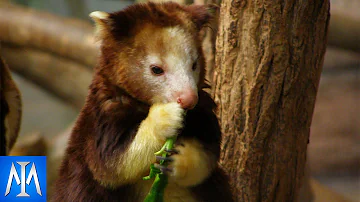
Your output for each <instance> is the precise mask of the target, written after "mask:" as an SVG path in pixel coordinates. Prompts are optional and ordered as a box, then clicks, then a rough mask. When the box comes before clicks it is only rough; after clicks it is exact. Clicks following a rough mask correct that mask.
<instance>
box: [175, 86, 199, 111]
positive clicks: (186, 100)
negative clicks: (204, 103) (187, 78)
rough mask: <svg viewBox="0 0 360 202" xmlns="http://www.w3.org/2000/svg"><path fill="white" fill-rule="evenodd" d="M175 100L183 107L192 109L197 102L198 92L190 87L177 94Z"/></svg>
mask: <svg viewBox="0 0 360 202" xmlns="http://www.w3.org/2000/svg"><path fill="white" fill-rule="evenodd" d="M176 100H177V102H178V103H179V104H180V106H181V107H182V108H183V109H193V108H194V107H195V105H196V104H197V102H198V94H197V92H196V91H194V90H192V89H187V90H184V91H182V92H180V93H178V94H177V99H176Z"/></svg>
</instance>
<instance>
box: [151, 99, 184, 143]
mask: <svg viewBox="0 0 360 202" xmlns="http://www.w3.org/2000/svg"><path fill="white" fill-rule="evenodd" d="M184 112H185V111H184V109H182V108H181V106H180V105H179V104H178V103H167V104H155V105H153V106H152V107H151V108H150V112H149V117H150V119H151V121H152V122H153V123H154V128H155V134H156V135H157V136H158V137H160V138H161V139H163V140H166V139H167V138H169V137H173V136H175V135H177V134H178V130H179V129H181V128H182V127H183V119H184Z"/></svg>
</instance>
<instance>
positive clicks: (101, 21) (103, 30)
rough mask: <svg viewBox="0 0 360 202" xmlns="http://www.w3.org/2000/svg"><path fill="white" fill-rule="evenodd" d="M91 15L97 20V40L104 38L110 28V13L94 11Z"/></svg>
mask: <svg viewBox="0 0 360 202" xmlns="http://www.w3.org/2000/svg"><path fill="white" fill-rule="evenodd" d="M89 16H90V17H91V18H92V19H93V21H94V22H95V27H96V29H95V38H96V39H97V40H100V39H101V38H104V37H105V35H106V34H107V32H108V29H109V24H110V21H111V20H110V19H109V16H110V14H109V13H106V12H103V11H94V12H92V13H90V15H89Z"/></svg>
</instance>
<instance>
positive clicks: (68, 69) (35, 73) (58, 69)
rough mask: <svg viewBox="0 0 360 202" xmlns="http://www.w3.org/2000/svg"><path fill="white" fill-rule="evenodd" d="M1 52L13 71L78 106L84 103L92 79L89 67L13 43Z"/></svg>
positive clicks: (5, 45)
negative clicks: (13, 44)
mask: <svg viewBox="0 0 360 202" xmlns="http://www.w3.org/2000/svg"><path fill="white" fill-rule="evenodd" d="M0 54H1V55H3V57H4V58H5V60H6V61H7V63H8V64H9V67H10V69H11V70H12V71H15V72H16V73H18V74H20V75H22V76H24V77H25V78H27V79H29V80H31V81H32V82H34V83H36V84H38V85H40V86H41V87H42V88H44V89H46V90H49V91H50V92H52V93H54V94H55V95H57V96H59V97H60V98H62V99H63V100H65V101H66V102H68V103H70V104H72V105H74V106H76V107H78V108H81V107H82V106H83V104H84V101H85V97H86V95H87V89H88V86H89V84H90V82H91V78H92V72H91V71H90V70H89V69H88V68H87V67H85V66H83V65H81V64H78V63H75V62H74V61H71V60H68V59H65V58H61V57H58V56H54V55H52V54H49V53H46V52H42V51H39V50H36V49H31V48H23V47H16V46H11V45H9V44H3V45H2V46H1V49H0Z"/></svg>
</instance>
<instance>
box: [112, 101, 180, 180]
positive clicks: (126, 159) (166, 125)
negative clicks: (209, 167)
mask: <svg viewBox="0 0 360 202" xmlns="http://www.w3.org/2000/svg"><path fill="white" fill-rule="evenodd" d="M183 113H184V110H183V109H182V108H181V107H180V105H179V104H177V103H168V104H155V105H153V106H152V107H151V108H150V111H149V115H148V117H147V118H146V119H145V120H144V121H143V122H142V123H141V125H140V127H139V129H138V132H137V134H136V135H135V138H134V140H133V142H132V143H131V144H130V146H129V148H128V150H127V151H126V152H125V154H124V155H123V156H122V158H121V159H118V161H117V162H118V166H117V168H118V169H117V174H118V176H119V178H120V179H119V180H120V183H121V184H125V183H132V182H135V181H137V180H138V179H141V178H142V177H144V175H145V174H146V173H147V172H148V171H149V169H150V165H151V164H152V163H154V162H155V161H156V158H155V155H154V153H155V152H156V151H158V150H160V149H161V147H162V146H163V144H164V143H165V140H166V138H168V137H171V136H175V135H177V131H178V129H180V128H181V127H182V126H183V125H182V121H183Z"/></svg>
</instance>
